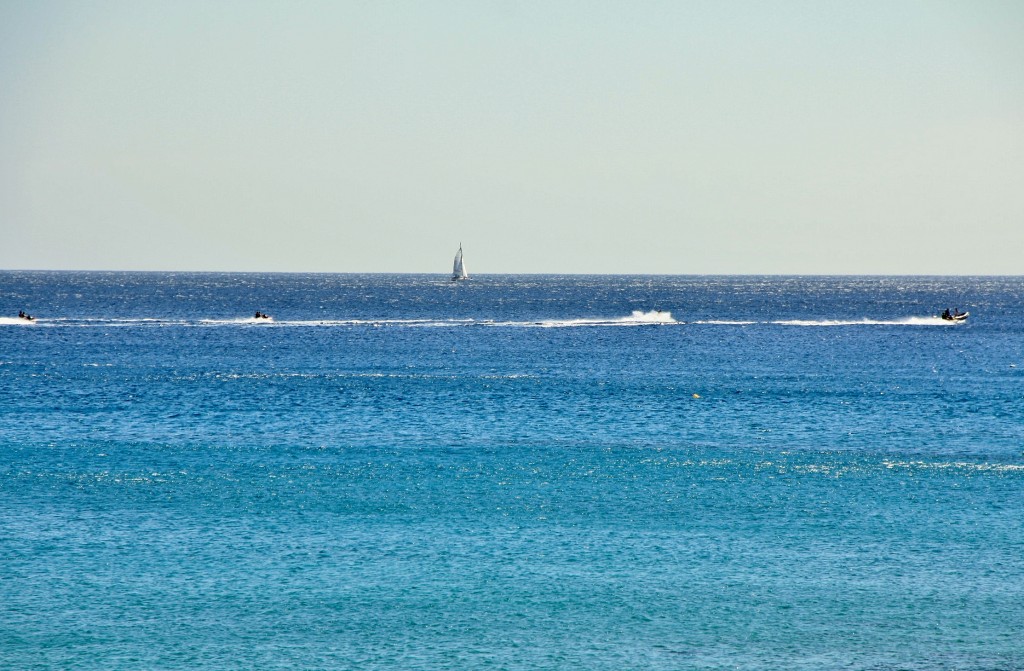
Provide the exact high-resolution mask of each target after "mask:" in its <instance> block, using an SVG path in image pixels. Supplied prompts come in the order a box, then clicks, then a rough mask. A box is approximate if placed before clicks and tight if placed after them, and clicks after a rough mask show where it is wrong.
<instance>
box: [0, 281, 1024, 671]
mask: <svg viewBox="0 0 1024 671" xmlns="http://www.w3.org/2000/svg"><path fill="white" fill-rule="evenodd" d="M1022 297H1024V280H1022V279H1021V278H736V277H731V278H729V277H717V278H703V277H663V278H661V277H654V278H651V277H522V276H510V277H481V278H475V279H473V280H471V281H470V282H467V283H460V284H458V285H451V284H450V283H447V282H445V281H444V279H443V278H436V277H426V276H371V277H356V276H344V275H341V276H331V275H309V276H303V275H215V274H195V275H180V274H178V275H174V274H162V273H150V274H126V273H125V274H122V273H111V274H101V273H0V314H7V315H15V314H17V311H18V310H19V309H26V310H28V311H29V312H32V313H33V314H35V315H36V316H37V318H38V319H37V321H36V323H34V324H24V323H19V322H18V320H16V319H4V320H2V321H0V454H2V455H3V459H2V461H0V501H2V502H0V558H2V560H0V593H2V595H3V598H2V599H0V650H2V651H3V652H2V656H3V658H4V659H3V661H0V667H3V668H12V669H50V668H54V669H57V668H76V669H78V668H81V669H143V668H144V669H285V668H287V669H295V668H299V669H394V668H404V669H466V668H495V669H580V668H586V669H778V668H787V669H992V670H995V669H1024V645H1022V643H1021V641H1022V640H1024V631H1022V627H1021V622H1024V522H1022V520H1024V488H1022V486H1024V337H1022V336H1024V319H1022V317H1021V315H1020V308H1021V305H1022ZM946 305H950V306H953V305H956V306H958V307H960V308H961V309H969V310H970V311H971V314H972V316H971V318H970V319H969V320H968V322H967V323H965V324H958V325H955V326H951V325H948V324H944V323H942V322H941V321H940V320H935V319H934V318H933V317H932V315H935V314H937V313H938V312H939V311H940V310H941V309H942V308H943V307H945V306H946ZM256 309H261V310H264V311H266V312H268V313H270V314H272V315H273V317H274V319H273V322H272V323H263V322H257V321H255V320H251V319H248V317H249V316H250V315H251V314H252V313H253V311H254V310H256ZM657 310H661V311H662V312H660V313H659V312H657ZM695 394H696V397H695V396H694V395H695Z"/></svg>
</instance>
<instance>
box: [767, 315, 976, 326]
mask: <svg viewBox="0 0 1024 671" xmlns="http://www.w3.org/2000/svg"><path fill="white" fill-rule="evenodd" d="M767 323H769V324H776V325H779V326H955V325H957V324H959V323H961V322H955V321H950V320H948V319H943V318H941V317H904V318H902V319H869V318H867V317H864V318H863V319H782V320H777V321H771V322H767Z"/></svg>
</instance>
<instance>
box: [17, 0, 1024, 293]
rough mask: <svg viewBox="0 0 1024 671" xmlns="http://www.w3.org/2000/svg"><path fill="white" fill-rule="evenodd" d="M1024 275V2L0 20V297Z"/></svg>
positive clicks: (419, 6)
mask: <svg viewBox="0 0 1024 671" xmlns="http://www.w3.org/2000/svg"><path fill="white" fill-rule="evenodd" d="M460 242H461V243H462V244H463V245H464V247H465V250H466V259H467V265H468V267H469V270H470V272H471V273H488V272H493V273H519V272H522V273H535V272H547V273H673V274H674V273H681V274H690V273H785V274H818V273H822V274H832V273H835V274H849V273H857V274H859V273H864V274H874V273H885V274H889V273H893V274H1021V273H1024V3H1022V2H1019V1H1005V2H992V1H985V0H980V1H979V0H963V1H933V2H915V1H909V0H907V1H902V0H901V1H896V2H893V1H890V0H886V1H870V0H869V1H867V2H820V1H808V2H754V1H751V2H733V1H725V2H721V1H711V2H697V1H695V2H684V1H675V0H674V1H666V2H657V1H648V2H600V1H595V0H586V1H579V2H575V1H572V2H570V1H551V0H548V1H543V2H515V1H504V2H485V1H477V0H467V1H465V2H450V1H445V0H438V1H436V2H419V1H417V2H403V1H393V2H391V1H388V2H386V1H379V2H378V1H360V2H341V1H338V2H313V1H294V2H254V1H245V2H227V1H224V2H210V1H205V0H204V1H191V0H179V1H175V2H171V1H166V2H152V1H145V0H131V1H126V2H120V1H111V0H99V1H96V2H88V3H84V2H56V1H53V0H40V1H38V2H27V1H24V2H23V1H21V0H0V268H8V269H13V268H40V269H43V268H45V269H128V270H224V271H230V270H246V271H311V272H312V271H317V272H435V271H436V272H439V273H443V272H448V271H450V269H451V260H452V256H453V255H454V252H455V250H456V248H457V247H458V245H459V243H460Z"/></svg>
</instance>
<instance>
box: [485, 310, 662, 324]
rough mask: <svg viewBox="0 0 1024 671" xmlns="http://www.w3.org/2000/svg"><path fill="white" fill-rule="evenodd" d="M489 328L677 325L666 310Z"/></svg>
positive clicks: (549, 320) (550, 320)
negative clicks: (604, 317)
mask: <svg viewBox="0 0 1024 671" xmlns="http://www.w3.org/2000/svg"><path fill="white" fill-rule="evenodd" d="M486 323H487V324H488V325H489V326H519V327H539V328H572V327H579V326H649V325H657V324H679V323H680V322H677V321H676V320H675V319H674V318H673V317H672V313H671V312H668V311H667V310H650V311H649V312H644V311H642V310H633V313H632V314H630V315H629V316H628V317H614V318H612V319H600V318H580V319H544V320H541V321H535V322H511V321H510V322H486Z"/></svg>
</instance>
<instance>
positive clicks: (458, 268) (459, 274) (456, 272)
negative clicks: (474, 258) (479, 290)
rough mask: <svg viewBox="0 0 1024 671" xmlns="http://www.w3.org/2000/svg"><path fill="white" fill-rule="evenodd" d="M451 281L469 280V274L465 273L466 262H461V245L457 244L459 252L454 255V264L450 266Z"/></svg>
mask: <svg viewBox="0 0 1024 671" xmlns="http://www.w3.org/2000/svg"><path fill="white" fill-rule="evenodd" d="M452 279H453V280H466V279H469V273H467V272H466V262H465V261H463V260H462V244H461V243H460V244H459V251H457V252H456V253H455V264H454V265H453V266H452Z"/></svg>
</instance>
